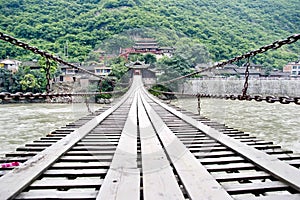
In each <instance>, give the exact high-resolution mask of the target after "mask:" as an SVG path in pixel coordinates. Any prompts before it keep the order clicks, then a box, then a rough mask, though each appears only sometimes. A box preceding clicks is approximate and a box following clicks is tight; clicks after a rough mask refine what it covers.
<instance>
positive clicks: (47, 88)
mask: <svg viewBox="0 0 300 200" xmlns="http://www.w3.org/2000/svg"><path fill="white" fill-rule="evenodd" d="M46 79H47V85H46V92H47V93H50V61H49V59H48V58H47V61H46Z"/></svg>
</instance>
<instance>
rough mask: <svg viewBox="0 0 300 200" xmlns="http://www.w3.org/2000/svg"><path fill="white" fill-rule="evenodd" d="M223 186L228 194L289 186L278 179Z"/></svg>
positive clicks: (264, 190)
mask: <svg viewBox="0 0 300 200" xmlns="http://www.w3.org/2000/svg"><path fill="white" fill-rule="evenodd" d="M223 186H224V187H225V188H226V190H227V192H229V193H230V194H243V193H252V192H267V191H274V190H286V189H287V188H288V187H289V186H288V185H286V184H284V183H281V182H279V181H272V182H260V183H243V184H232V183H230V184H227V183H224V184H223Z"/></svg>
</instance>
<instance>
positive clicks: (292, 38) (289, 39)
mask: <svg viewBox="0 0 300 200" xmlns="http://www.w3.org/2000/svg"><path fill="white" fill-rule="evenodd" d="M299 39H300V34H295V35H291V36H289V37H287V38H286V39H284V40H277V41H275V42H273V43H272V44H269V45H265V46H262V47H260V48H259V49H256V50H253V51H250V52H248V53H245V54H243V55H240V56H236V57H234V58H232V59H229V60H226V61H223V62H218V63H216V64H214V65H213V66H211V67H208V68H205V69H202V70H199V71H196V72H193V73H190V74H187V75H184V76H180V77H177V78H174V79H171V80H168V81H163V82H161V83H158V84H168V83H172V82H174V81H177V80H180V79H184V78H188V77H191V76H194V75H197V74H199V73H201V72H205V71H209V70H212V69H215V68H219V67H223V66H225V65H228V64H232V63H234V62H238V61H240V60H243V59H248V58H251V57H253V56H255V55H257V54H261V53H264V52H266V51H269V50H271V49H273V50H275V49H278V48H280V47H282V46H284V45H286V44H292V43H294V42H296V41H298V40H299Z"/></svg>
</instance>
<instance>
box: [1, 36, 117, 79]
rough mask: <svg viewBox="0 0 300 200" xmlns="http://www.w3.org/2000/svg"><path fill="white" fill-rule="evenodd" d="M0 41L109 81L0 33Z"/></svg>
mask: <svg viewBox="0 0 300 200" xmlns="http://www.w3.org/2000/svg"><path fill="white" fill-rule="evenodd" d="M0 39H1V40H3V41H6V42H9V43H11V44H13V45H15V46H19V47H22V48H23V49H26V50H29V51H31V52H33V53H34V54H39V55H40V56H42V57H44V58H46V59H50V60H53V61H55V62H58V63H61V64H63V65H67V66H69V67H72V68H74V69H77V70H79V71H82V72H84V73H87V74H90V75H92V76H96V77H98V78H100V79H101V80H108V81H111V80H110V79H108V78H104V77H102V76H99V75H97V74H94V73H92V72H90V71H88V70H86V69H84V68H81V67H78V66H76V65H74V64H71V63H68V62H66V61H64V60H62V59H61V58H59V57H57V56H54V55H52V54H50V53H48V52H45V51H43V50H40V49H38V48H37V47H33V46H30V45H29V44H27V43H24V42H21V41H19V40H17V39H16V38H14V37H12V36H10V35H7V34H4V33H2V32H0Z"/></svg>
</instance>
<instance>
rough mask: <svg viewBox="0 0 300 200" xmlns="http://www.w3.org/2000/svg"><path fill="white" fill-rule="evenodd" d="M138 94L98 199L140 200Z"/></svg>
mask: <svg viewBox="0 0 300 200" xmlns="http://www.w3.org/2000/svg"><path fill="white" fill-rule="evenodd" d="M137 132H138V130H137V94H135V96H134V99H133V102H132V104H131V107H130V110H129V112H128V117H127V120H126V122H125V125H124V128H123V130H122V134H121V137H120V140H119V143H118V146H117V149H116V152H115V155H114V157H113V160H112V163H111V166H110V168H109V170H108V172H107V175H106V176H105V179H104V182H103V185H102V186H101V188H100V190H99V193H98V195H97V199H98V200H100V199H115V200H117V199H130V200H135V199H140V170H139V169H138V167H137V166H138V164H137Z"/></svg>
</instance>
